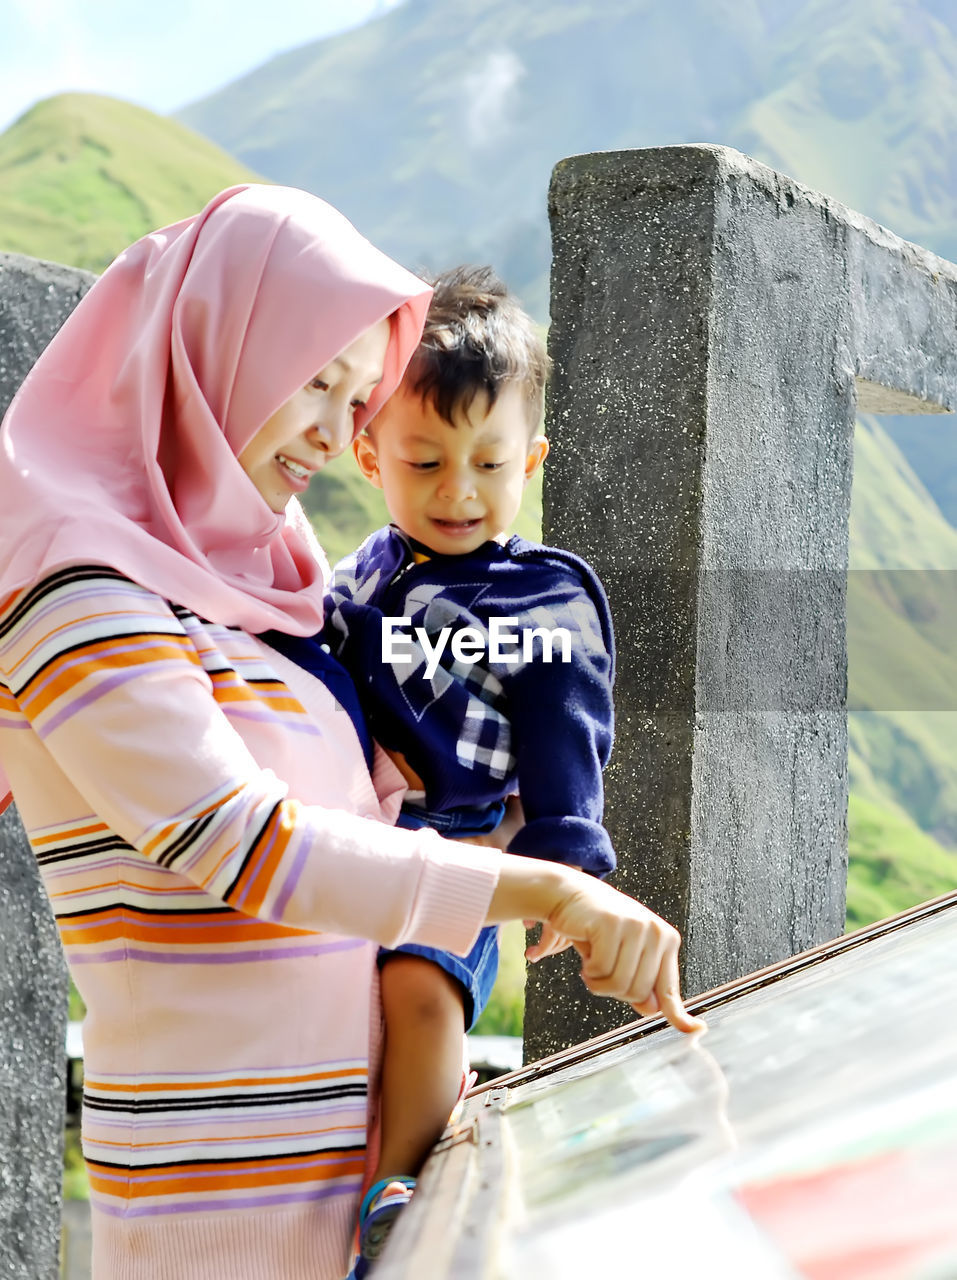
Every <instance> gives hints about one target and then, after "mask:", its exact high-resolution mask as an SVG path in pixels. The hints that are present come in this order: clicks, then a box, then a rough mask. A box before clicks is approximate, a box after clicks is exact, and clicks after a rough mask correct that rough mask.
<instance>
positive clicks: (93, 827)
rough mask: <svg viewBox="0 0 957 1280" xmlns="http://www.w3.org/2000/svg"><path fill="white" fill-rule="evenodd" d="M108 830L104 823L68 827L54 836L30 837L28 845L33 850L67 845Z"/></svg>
mask: <svg viewBox="0 0 957 1280" xmlns="http://www.w3.org/2000/svg"><path fill="white" fill-rule="evenodd" d="M109 829H110V828H109V827H108V826H107V825H106V823H105V822H94V823H91V824H88V825H87V826H85V827H70V829H69V830H68V831H60V832H58V834H57V835H55V836H31V837H30V843H31V844H32V845H33V847H34V848H37V846H39V845H46V844H59V843H60V842H61V841H62V842H63V843H64V844H67V843H68V842H69V841H70V840H76V839H78V838H79V837H80V836H91V835H92V834H93V833H94V831H109ZM131 887H132V886H131Z"/></svg>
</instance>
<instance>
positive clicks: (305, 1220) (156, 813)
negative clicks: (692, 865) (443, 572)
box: [0, 566, 496, 1280]
mask: <svg viewBox="0 0 957 1280" xmlns="http://www.w3.org/2000/svg"><path fill="white" fill-rule="evenodd" d="M0 759H2V762H3V765H4V767H5V768H6V770H7V772H8V774H9V777H10V781H11V785H12V788H13V793H14V797H15V799H16V801H17V805H18V808H19V811H20V815H21V817H22V819H23V823H24V826H25V828H26V830H27V834H28V836H29V838H30V841H31V843H32V845H33V848H34V849H35V851H36V855H37V858H38V861H39V864H40V869H41V873H42V875H43V878H44V882H45V884H46V888H47V891H48V893H49V895H50V899H51V902H52V904H53V908H54V912H55V915H56V918H57V921H58V924H59V928H60V933H61V937H62V940H63V945H64V948H65V951H66V955H67V960H68V962H69V964H70V968H71V971H72V974H73V977H74V980H75V982H76V984H77V986H78V988H79V990H80V992H81V994H82V996H83V998H84V1000H85V1002H86V1005H87V1009H88V1014H87V1019H86V1022H85V1024H84V1045H85V1076H86V1079H85V1096H84V1112H83V1145H84V1154H85V1156H86V1160H87V1163H88V1167H89V1172H90V1183H91V1192H92V1204H93V1210H94V1272H93V1274H94V1276H95V1277H96V1280H165V1278H166V1277H169V1278H170V1280H172V1278H173V1277H176V1280H193V1278H195V1280H200V1277H202V1280H246V1278H248V1280H266V1277H270V1280H273V1278H275V1277H282V1278H283V1280H299V1278H300V1277H301V1278H302V1280H306V1278H307V1277H308V1278H309V1280H325V1278H328V1280H340V1278H341V1276H342V1275H344V1273H345V1271H346V1269H347V1266H348V1253H349V1243H350V1237H351V1232H352V1228H353V1224H354V1219H355V1210H356V1202H357V1197H358V1193H359V1190H360V1187H361V1184H362V1180H363V1177H364V1175H365V1172H366V1168H367V1151H366V1133H367V1126H368V1125H369V1123H370V1120H371V1119H372V1118H373V1117H372V1112H371V1110H370V1103H369V1097H370V1092H369V1087H368V1086H369V1081H370V1078H372V1079H374V1075H375V1069H376V1065H377V1062H378V1054H379V1050H380V1041H381V1019H380V1015H379V1009H378V1002H377V999H376V992H375V963H374V961H375V953H376V945H375V944H376V943H384V944H386V945H390V946H393V945H395V944H397V943H399V942H402V941H406V940H411V941H418V942H423V943H427V944H430V945H433V946H438V947H445V948H448V949H450V950H453V951H458V952H464V951H466V950H467V949H468V947H469V946H470V945H471V943H472V941H473V939H474V937H475V936H476V934H477V931H478V928H479V927H480V925H481V924H482V922H483V918H484V914H485V911H486V909H487V904H488V901H489V898H490V895H491V891H492V888H493V887H494V882H495V877H496V870H495V867H496V860H495V857H494V855H491V854H489V853H488V851H486V850H477V849H474V848H471V847H470V846H467V845H451V844H448V843H446V842H444V841H441V840H439V838H438V837H437V836H435V835H434V834H433V833H431V832H406V831H399V830H396V829H393V828H392V827H391V825H389V824H390V823H391V822H392V821H393V820H394V818H395V815H396V813H397V811H398V807H399V803H400V801H401V794H402V790H401V783H400V782H399V780H398V777H397V775H396V773H395V771H394V770H393V769H392V766H391V764H390V763H389V762H388V760H387V759H386V758H385V757H384V756H383V755H381V754H377V756H376V762H375V766H374V768H373V774H372V777H370V775H369V772H368V769H367V767H366V764H365V760H364V758H363V754H362V748H361V745H360V744H359V741H358V739H357V737H356V734H355V730H354V729H353V727H352V722H351V721H350V719H349V717H348V715H346V713H345V712H343V711H342V710H341V709H340V708H339V707H338V705H337V704H336V703H335V702H334V701H333V699H332V697H331V695H330V694H329V693H328V691H327V690H326V689H325V688H324V687H323V686H322V685H321V684H320V683H319V682H318V681H317V680H315V678H314V677H312V676H310V675H308V674H307V673H305V672H303V671H302V670H301V669H300V668H298V667H296V666H295V665H294V664H293V663H291V662H289V661H288V660H287V659H286V658H284V657H283V656H282V655H280V654H278V653H276V652H274V651H273V650H271V649H270V648H269V647H268V646H266V645H265V644H264V643H263V642H262V641H260V640H257V639H256V638H255V637H252V636H250V635H248V634H246V633H245V632H243V631H241V630H238V629H234V628H229V627H225V626H217V625H212V624H209V623H206V622H204V621H202V620H200V619H199V618H197V617H196V616H195V615H193V614H191V613H189V612H188V611H187V610H185V609H182V608H179V607H176V606H171V605H169V604H168V603H166V602H164V601H163V600H161V599H160V598H159V597H157V596H155V595H153V594H152V593H151V592H149V591H147V590H145V589H144V588H142V587H140V586H138V585H136V584H134V583H132V582H130V581H129V580H128V579H126V578H124V577H122V576H121V575H120V574H118V573H116V572H114V571H112V570H110V569H106V568H103V567H100V566H74V567H69V568H66V569H62V570H60V571H58V572H57V573H54V574H53V575H51V576H50V577H49V578H47V579H46V580H44V581H43V582H41V583H39V584H38V585H36V586H34V587H33V588H30V589H27V590H25V591H22V592H19V593H17V594H16V595H15V596H14V597H12V598H10V599H7V600H5V601H3V602H0ZM372 940H374V941H372ZM373 1092H374V1090H373Z"/></svg>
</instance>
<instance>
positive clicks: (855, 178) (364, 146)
mask: <svg viewBox="0 0 957 1280" xmlns="http://www.w3.org/2000/svg"><path fill="white" fill-rule="evenodd" d="M955 67H957V6H955V5H954V4H953V3H952V0H840V2H839V3H837V4H835V3H834V0H741V2H740V3H738V2H732V0H672V2H671V3H670V4H668V5H663V4H659V3H656V2H655V0H603V3H602V4H601V5H589V4H579V3H574V4H569V3H556V2H555V0H519V2H516V0H459V3H456V4H454V5H450V4H447V3H446V2H445V0H406V3H405V4H403V5H400V6H399V7H397V8H395V9H393V10H391V11H390V12H388V13H387V14H385V15H383V16H381V17H379V18H378V19H377V20H375V21H372V22H369V23H368V24H366V25H365V26H363V27H360V28H358V29H356V30H353V31H349V32H346V33H344V34H342V35H339V36H336V37H333V38H331V39H325V40H321V41H316V42H313V43H310V44H305V45H303V46H301V47H300V48H298V49H295V50H292V51H290V52H288V53H285V54H283V55H281V56H280V57H277V58H274V59H272V60H270V61H269V62H267V63H265V64H264V65H263V66H262V67H260V68H258V69H257V70H255V71H253V72H252V73H250V74H249V75H247V76H244V77H242V78H241V79H239V80H236V81H235V82H233V83H232V84H230V85H228V86H226V87H225V88H224V89H221V90H219V91H218V92H217V93H215V94H212V95H210V96H209V97H207V98H204V99H202V100H201V101H199V102H195V103H193V104H191V105H189V106H188V107H186V108H184V109H183V110H182V111H181V112H180V113H179V118H181V119H182V120H184V121H185V122H186V123H188V124H189V125H191V126H192V127H193V128H195V129H197V130H198V131H199V132H201V133H203V134H205V135H206V136H208V137H211V138H214V139H215V140H216V141H217V142H218V143H219V144H220V145H221V146H223V147H225V148H226V149H227V150H228V151H229V152H230V153H231V154H233V155H235V156H237V157H238V158H239V159H240V160H242V161H243V162H244V163H246V164H249V165H251V166H252V167H253V168H255V169H257V170H259V171H260V172H262V173H265V174H267V175H268V176H269V177H270V178H272V179H273V180H275V181H278V182H288V183H292V184H294V185H298V186H304V187H306V188H308V189H309V190H311V191H315V192H317V193H318V194H321V195H323V196H325V197H326V198H328V199H329V200H331V201H332V202H333V203H334V204H336V205H338V206H339V207H340V208H342V209H343V210H344V211H345V212H346V213H347V214H348V215H349V216H350V217H351V218H352V219H353V221H355V222H356V224H357V225H358V226H359V227H360V228H361V229H362V230H363V231H364V232H365V233H366V234H367V235H369V236H370V238H371V239H373V240H374V241H375V242H376V243H377V244H380V245H381V246H382V247H383V248H384V249H386V250H387V251H389V252H391V253H393V254H394V255H396V256H398V257H399V258H400V259H401V260H402V261H404V262H406V263H408V264H409V265H410V266H413V267H414V266H416V265H419V264H423V263H424V264H426V265H430V266H436V265H438V266H445V265H448V264H449V263H450V262H451V261H458V260H460V259H461V258H463V257H471V258H476V257H477V258H487V259H489V260H491V261H493V262H494V263H495V264H496V265H497V266H498V267H499V269H500V270H501V271H502V272H503V273H504V274H505V276H506V278H508V279H509V280H510V281H511V282H512V283H513V285H514V286H515V287H518V288H521V289H524V291H525V296H526V301H527V302H528V303H529V304H530V305H533V306H535V307H536V308H538V310H539V314H540V316H542V317H544V312H545V305H546V301H547V297H546V292H545V277H546V272H547V267H548V231H547V226H546V221H545V192H546V189H547V184H548V177H549V173H550V171H551V168H552V166H553V165H554V164H555V162H556V161H557V160H559V159H560V158H561V157H562V156H566V155H571V154H574V153H577V152H582V151H592V150H608V149H615V148H618V147H647V146H660V145H664V144H670V143H681V142H718V143H724V144H726V145H730V146H735V147H738V148H739V149H741V150H743V151H746V152H748V153H750V154H752V155H754V156H755V157H756V158H758V159H760V160H763V161H765V162H767V163H769V164H771V165H773V166H774V167H776V168H779V169H782V170H784V171H785V172H787V173H789V174H791V175H792V176H794V177H796V178H798V179H799V180H800V181H802V182H805V183H807V184H808V185H810V186H814V187H818V188H819V189H821V190H823V191H826V192H827V193H828V195H830V196H832V197H833V198H835V199H838V200H841V201H843V202H845V203H847V204H849V205H851V206H852V207H854V208H856V209H859V210H860V211H861V212H863V213H867V214H869V215H870V216H872V217H875V218H876V219H877V220H878V221H881V222H884V223H886V225H888V226H889V227H891V228H892V229H893V230H894V231H896V232H898V233H899V234H901V235H904V236H905V237H908V238H913V239H917V240H919V241H920V242H921V243H922V244H925V245H926V246H927V247H928V248H931V249H934V250H935V251H937V252H938V253H941V254H942V255H943V256H957V131H955V130H954V129H953V128H952V121H953V119H954V118H955V115H957V77H955V75H954V70H955Z"/></svg>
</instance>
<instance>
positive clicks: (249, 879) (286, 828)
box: [230, 801, 298, 915]
mask: <svg viewBox="0 0 957 1280" xmlns="http://www.w3.org/2000/svg"><path fill="white" fill-rule="evenodd" d="M294 806H295V807H296V808H298V806H296V802H295V801H283V803H282V804H281V805H280V806H279V808H278V809H277V810H276V813H275V816H274V818H273V821H272V822H271V823H270V824H269V826H268V827H267V828H266V829H265V831H263V833H262V836H261V837H260V838H259V840H258V841H257V842H256V848H255V849H254V850H253V852H252V856H251V857H249V858H248V859H247V861H246V866H245V868H244V870H243V873H242V875H241V876H240V878H239V882H238V883H237V885H236V887H235V888H234V889H233V890H232V891H231V894H230V896H231V897H232V898H234V899H235V900H236V901H238V900H239V899H240V898H241V897H242V894H243V893H244V891H245V890H246V888H247V887H249V888H250V889H251V890H252V892H251V893H250V895H249V896H248V897H247V898H245V899H244V900H243V911H244V912H248V913H249V914H250V915H256V914H258V913H259V912H260V911H261V910H262V906H263V902H264V901H265V897H266V893H267V892H268V889H269V886H270V885H271V884H272V879H273V876H274V875H275V873H276V869H277V868H278V866H279V864H280V863H281V862H282V860H283V857H284V856H285V853H286V850H287V849H288V847H289V841H290V840H291V838H292V836H293V833H294V831H295V824H294V821H293V820H291V817H290V814H289V810H290V809H292V808H293V807H294ZM271 835H272V836H273V847H272V849H271V851H270V853H269V855H268V857H267V859H266V861H265V862H264V863H262V864H260V861H259V857H260V855H259V849H260V847H261V846H262V845H265V844H268V843H269V839H270V836H271Z"/></svg>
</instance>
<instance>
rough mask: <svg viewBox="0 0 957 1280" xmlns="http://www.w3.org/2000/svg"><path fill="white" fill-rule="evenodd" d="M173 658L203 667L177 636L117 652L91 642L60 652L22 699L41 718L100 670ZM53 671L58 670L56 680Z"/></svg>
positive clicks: (26, 708) (30, 710) (109, 671)
mask: <svg viewBox="0 0 957 1280" xmlns="http://www.w3.org/2000/svg"><path fill="white" fill-rule="evenodd" d="M84 652H86V654H87V657H86V659H85V660H82V661H78V658H79V657H80V655H81V654H83V653H84ZM171 659H172V660H174V661H176V662H182V661H184V660H185V661H187V662H190V663H191V664H192V665H193V666H195V667H201V663H200V661H199V659H198V658H197V657H196V653H195V651H194V650H193V649H192V647H191V646H190V644H189V641H188V640H186V639H185V638H184V639H183V640H181V641H179V642H178V643H177V642H176V640H175V638H173V639H169V640H166V639H164V641H163V642H162V643H160V642H157V643H155V644H152V645H150V646H149V647H147V648H142V649H137V650H136V651H135V652H134V653H116V652H112V651H111V650H110V648H109V647H106V646H104V645H103V644H99V645H91V646H89V647H87V648H86V649H85V650H84V649H79V650H76V651H74V652H72V653H70V654H61V655H59V656H58V659H57V662H56V663H54V664H52V667H47V668H45V669H44V670H43V671H42V672H39V673H38V674H37V675H36V676H35V677H34V678H33V680H31V681H30V683H29V684H28V685H27V686H26V688H25V689H23V690H22V691H21V693H20V695H19V699H18V700H19V702H20V705H21V706H22V707H23V709H24V711H27V710H28V709H29V714H30V715H31V716H33V717H39V716H41V715H42V714H43V712H44V711H46V710H47V709H48V708H49V707H50V706H52V705H53V704H54V703H56V702H57V701H58V700H59V699H60V698H63V697H65V696H66V695H67V694H69V693H70V692H71V691H72V690H73V689H75V688H76V687H77V686H78V685H80V684H83V683H84V682H85V681H87V680H91V679H92V678H93V677H94V676H96V675H97V674H98V673H99V672H100V671H104V672H105V673H106V674H108V675H111V674H114V673H115V672H116V671H117V670H119V669H122V668H134V667H143V666H147V665H148V664H149V663H152V662H160V661H170V660H171ZM51 670H52V671H54V672H56V673H57V674H55V675H54V676H53V678H52V679H51ZM44 682H48V683H44ZM34 688H35V692H33V693H31V692H30V690H31V689H34Z"/></svg>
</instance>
